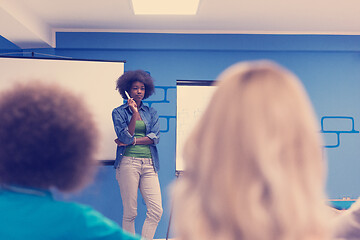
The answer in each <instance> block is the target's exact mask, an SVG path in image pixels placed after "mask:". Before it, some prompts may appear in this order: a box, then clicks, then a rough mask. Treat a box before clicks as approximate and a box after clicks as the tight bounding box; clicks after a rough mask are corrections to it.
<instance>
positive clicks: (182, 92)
mask: <svg viewBox="0 0 360 240" xmlns="http://www.w3.org/2000/svg"><path fill="white" fill-rule="evenodd" d="M204 82H205V83H204ZM212 83H213V81H189V83H186V82H185V81H181V82H179V81H178V82H177V86H176V91H177V92H176V94H177V110H176V171H184V170H185V169H186V166H185V163H184V161H183V157H182V155H183V151H184V149H183V148H184V144H185V142H186V140H187V138H188V136H189V135H190V133H191V132H192V130H193V128H194V126H195V125H196V123H197V122H198V120H199V119H200V118H201V116H202V114H203V113H204V111H205V109H206V107H207V105H208V103H209V102H210V99H211V97H212V95H213V93H214V91H215V89H216V86H213V85H210V84H212Z"/></svg>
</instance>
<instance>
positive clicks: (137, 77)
mask: <svg viewBox="0 0 360 240" xmlns="http://www.w3.org/2000/svg"><path fill="white" fill-rule="evenodd" d="M136 81H138V82H142V83H143V84H144V85H145V96H144V99H146V98H148V97H150V96H151V95H152V94H153V93H154V92H155V86H154V79H153V78H152V77H151V76H150V74H149V73H147V72H145V71H144V70H135V71H126V72H125V73H124V74H123V75H121V76H120V77H119V78H118V80H117V81H116V90H118V91H119V93H120V95H121V97H122V98H124V99H127V97H126V94H125V91H127V92H130V89H131V86H132V84H133V83H134V82H136Z"/></svg>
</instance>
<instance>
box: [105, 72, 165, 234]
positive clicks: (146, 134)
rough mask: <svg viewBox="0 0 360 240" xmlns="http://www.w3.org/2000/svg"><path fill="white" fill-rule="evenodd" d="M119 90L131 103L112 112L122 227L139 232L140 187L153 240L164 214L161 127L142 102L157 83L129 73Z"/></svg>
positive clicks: (146, 227)
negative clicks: (136, 225)
mask: <svg viewBox="0 0 360 240" xmlns="http://www.w3.org/2000/svg"><path fill="white" fill-rule="evenodd" d="M116 89H117V90H118V91H119V93H120V95H121V96H122V97H123V98H124V99H127V103H125V104H123V105H121V106H119V107H117V108H115V109H114V110H113V112H112V118H113V122H114V128H115V132H116V135H117V137H118V138H117V139H116V140H115V142H116V143H117V145H118V147H117V152H116V160H115V165H114V167H115V169H116V179H117V181H118V183H119V187H120V193H121V198H122V203H123V208H124V213H123V221H122V227H123V228H124V229H125V230H127V231H129V232H131V233H135V224H134V221H135V218H136V216H137V191H138V188H140V192H141V195H142V196H143V199H144V200H145V203H146V207H147V214H146V219H145V222H144V225H143V228H142V236H143V237H144V238H146V239H153V237H154V234H155V231H156V228H157V225H158V223H159V221H160V219H161V215H162V212H163V209H162V202H161V191H160V184H159V179H158V173H157V172H158V170H159V157H158V151H157V148H156V144H158V143H159V135H160V126H159V116H158V114H157V112H156V110H155V109H154V108H151V107H148V106H145V105H144V104H143V102H142V100H143V99H146V98H148V97H149V96H151V95H152V94H153V93H154V83H153V79H152V77H151V76H150V74H148V73H147V72H145V71H143V70H136V71H127V72H125V73H124V74H123V75H122V76H120V77H119V79H118V80H117V82H116ZM127 95H129V97H128V96H127Z"/></svg>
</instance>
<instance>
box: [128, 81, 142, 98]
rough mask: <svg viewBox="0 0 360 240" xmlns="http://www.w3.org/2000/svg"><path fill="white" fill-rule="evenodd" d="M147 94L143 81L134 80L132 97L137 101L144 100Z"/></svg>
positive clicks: (131, 91)
mask: <svg viewBox="0 0 360 240" xmlns="http://www.w3.org/2000/svg"><path fill="white" fill-rule="evenodd" d="M144 96H145V85H144V84H143V83H142V82H138V81H136V82H133V84H132V85H131V89H130V97H132V98H133V99H134V100H135V102H139V101H142V100H143V98H144Z"/></svg>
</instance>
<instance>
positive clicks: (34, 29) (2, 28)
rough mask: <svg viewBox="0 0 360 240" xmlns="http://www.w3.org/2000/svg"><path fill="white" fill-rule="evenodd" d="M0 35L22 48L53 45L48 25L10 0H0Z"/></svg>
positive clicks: (53, 41)
mask: <svg viewBox="0 0 360 240" xmlns="http://www.w3.org/2000/svg"><path fill="white" fill-rule="evenodd" d="M0 35H1V36H3V37H4V38H6V39H7V40H9V41H10V42H12V43H14V44H15V45H17V46H18V47H20V48H22V49H28V48H49V47H55V40H54V39H53V34H52V31H51V28H50V26H48V25H47V24H45V23H44V22H42V21H41V20H40V19H39V18H37V17H36V16H35V15H34V14H31V13H30V12H29V11H27V10H25V9H24V8H23V7H22V6H21V5H16V4H15V3H14V2H13V1H11V0H0Z"/></svg>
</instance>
